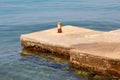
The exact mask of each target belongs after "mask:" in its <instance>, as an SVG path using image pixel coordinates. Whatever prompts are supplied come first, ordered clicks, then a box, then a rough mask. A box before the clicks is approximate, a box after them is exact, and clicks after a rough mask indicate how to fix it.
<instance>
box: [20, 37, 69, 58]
mask: <svg viewBox="0 0 120 80" xmlns="http://www.w3.org/2000/svg"><path fill="white" fill-rule="evenodd" d="M21 45H22V46H23V47H24V48H27V49H30V50H36V51H40V52H43V53H52V54H54V55H59V56H60V57H64V58H68V59H69V58H70V54H69V50H70V48H68V47H62V46H59V45H56V46H55V45H51V44H46V43H40V42H38V41H35V40H33V39H29V38H24V37H23V36H21Z"/></svg>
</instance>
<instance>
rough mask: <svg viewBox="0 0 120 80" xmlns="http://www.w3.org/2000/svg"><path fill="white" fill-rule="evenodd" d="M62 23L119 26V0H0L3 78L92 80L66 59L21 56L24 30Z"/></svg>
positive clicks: (0, 69) (103, 27) (0, 78)
mask: <svg viewBox="0 0 120 80" xmlns="http://www.w3.org/2000/svg"><path fill="white" fill-rule="evenodd" d="M58 21H61V22H62V23H63V25H75V26H81V27H85V28H90V29H95V30H101V31H110V30H115V29H119V28H120V0H0V80H90V79H89V77H88V76H84V78H83V77H82V76H78V75H75V74H74V71H67V70H63V68H64V69H67V68H68V65H67V63H59V62H53V61H51V60H48V59H45V58H42V57H34V56H33V57H24V58H23V57H22V56H21V55H20V52H21V50H22V47H21V45H20V41H19V37H20V35H21V34H25V33H30V32H34V31H41V30H45V29H49V28H53V27H56V24H57V22H58Z"/></svg>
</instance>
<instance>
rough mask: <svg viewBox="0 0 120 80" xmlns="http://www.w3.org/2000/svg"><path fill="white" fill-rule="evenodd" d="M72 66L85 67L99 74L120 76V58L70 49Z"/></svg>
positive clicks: (76, 67)
mask: <svg viewBox="0 0 120 80" xmlns="http://www.w3.org/2000/svg"><path fill="white" fill-rule="evenodd" d="M70 63H71V64H70V66H71V67H72V68H75V69H81V68H84V69H86V70H88V71H94V72H96V73H99V74H104V75H108V76H111V75H112V76H118V77H120V60H118V59H111V58H107V57H101V56H96V55H91V54H87V53H82V52H80V51H77V50H76V49H73V50H70Z"/></svg>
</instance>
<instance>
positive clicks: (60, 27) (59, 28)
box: [57, 22, 62, 33]
mask: <svg viewBox="0 0 120 80" xmlns="http://www.w3.org/2000/svg"><path fill="white" fill-rule="evenodd" d="M57 32H58V33H62V23H61V22H58V31H57Z"/></svg>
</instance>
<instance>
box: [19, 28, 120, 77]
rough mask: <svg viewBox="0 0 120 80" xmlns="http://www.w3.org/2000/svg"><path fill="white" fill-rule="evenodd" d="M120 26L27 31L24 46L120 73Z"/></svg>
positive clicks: (94, 68)
mask: <svg viewBox="0 0 120 80" xmlns="http://www.w3.org/2000/svg"><path fill="white" fill-rule="evenodd" d="M119 40H120V30H115V31H110V32H100V31H95V30H90V29H84V28H79V27H75V26H65V27H63V33H57V28H54V29H49V30H45V31H40V32H35V33H30V34H25V35H22V36H21V44H22V46H23V47H25V48H29V49H32V50H38V51H41V52H51V53H53V54H55V55H59V56H62V57H67V58H70V63H71V66H72V67H74V68H78V69H80V68H81V67H84V68H87V69H88V70H92V71H95V72H99V73H103V74H108V75H115V76H119V77H120V67H119V66H120V52H119V51H120V45H119V44H120V41H119Z"/></svg>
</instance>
